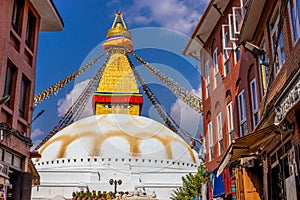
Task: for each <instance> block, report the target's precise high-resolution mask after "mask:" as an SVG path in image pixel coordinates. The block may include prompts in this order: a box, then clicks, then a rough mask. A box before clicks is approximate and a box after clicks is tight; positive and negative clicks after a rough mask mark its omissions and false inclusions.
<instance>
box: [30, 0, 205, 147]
mask: <svg viewBox="0 0 300 200" xmlns="http://www.w3.org/2000/svg"><path fill="white" fill-rule="evenodd" d="M53 2H54V4H55V5H56V7H57V10H58V12H59V13H60V15H61V17H62V19H63V21H64V29H63V30H62V31H58V32H42V33H40V35H39V47H38V58H37V71H36V85H35V94H38V93H39V92H41V91H43V90H45V89H46V88H48V87H49V86H51V85H53V84H54V83H56V82H58V81H60V80H62V79H64V78H65V77H66V76H68V75H69V74H71V73H73V72H74V71H76V70H78V69H79V68H80V67H81V66H83V65H84V64H86V63H88V62H89V61H91V60H93V58H95V57H96V56H98V55H100V54H101V53H102V52H103V50H102V48H101V44H102V43H103V42H104V41H105V35H106V31H107V30H108V29H109V28H110V27H111V25H112V22H113V19H114V17H115V13H116V12H117V11H118V10H120V11H121V12H122V14H123V17H124V19H125V22H126V24H127V28H128V29H129V30H130V31H131V33H132V40H133V43H134V45H135V50H134V52H135V53H136V54H138V55H139V56H140V57H142V58H143V59H144V60H145V61H147V62H149V63H151V64H152V65H153V66H155V67H156V68H157V69H159V70H160V71H161V72H163V73H165V74H166V75H168V76H169V77H171V78H172V79H173V80H174V81H176V82H178V83H179V84H180V85H181V86H183V87H185V88H187V89H188V90H190V91H192V92H194V93H196V94H197V95H198V96H200V97H201V92H200V88H201V85H200V78H201V74H200V72H199V67H197V65H198V63H197V62H196V61H195V60H193V59H192V58H189V57H184V56H183V55H182V53H181V50H182V49H183V48H184V46H185V44H186V42H187V40H188V39H189V36H190V35H191V33H192V31H193V29H194V28H195V26H196V24H197V22H198V20H199V19H200V17H201V13H203V11H204V9H205V7H206V5H207V3H208V0H123V1H121V0H111V1H104V0H87V1H83V0H73V1H61V0H54V1H53ZM71 2H72V3H71ZM132 61H133V64H134V65H135V66H136V68H137V70H138V71H139V72H140V74H141V75H142V76H143V78H144V80H145V82H146V83H147V84H148V86H149V88H150V89H151V91H153V93H154V94H155V95H156V97H157V99H158V100H159V101H160V102H161V104H162V105H163V106H164V107H165V109H166V110H167V111H168V113H170V115H171V116H172V117H173V118H174V119H175V120H176V121H177V123H178V124H180V126H182V127H183V129H185V130H187V131H188V132H189V133H190V134H192V135H197V134H199V131H198V129H199V127H200V131H201V130H202V116H201V115H200V114H198V113H196V112H194V111H193V110H192V109H191V108H189V107H188V106H187V105H186V104H184V103H183V102H181V101H180V100H178V99H177V98H176V96H175V95H174V94H172V93H171V92H170V91H169V90H168V89H167V88H166V87H165V86H164V85H163V84H162V83H161V82H160V81H159V80H158V79H157V78H156V77H155V76H154V75H153V74H151V73H149V72H148V71H147V70H146V69H145V68H143V66H141V65H140V64H139V63H138V62H137V61H134V59H133V58H132ZM101 63H103V59H101V60H100V61H99V62H97V63H96V64H95V66H93V67H92V68H91V69H89V70H88V71H87V72H86V73H85V74H83V75H81V76H80V77H78V78H77V79H76V80H75V81H73V82H71V83H70V84H69V85H68V86H67V87H65V88H64V89H63V90H61V91H60V92H59V94H58V95H55V96H52V97H51V98H49V99H47V100H46V101H44V102H42V103H41V104H40V105H38V106H37V107H36V108H35V110H34V113H33V117H35V116H36V115H37V114H38V113H39V112H40V111H41V110H45V112H44V113H43V114H42V115H41V116H40V117H39V118H37V119H36V120H35V121H34V122H33V124H32V136H31V137H32V140H33V143H34V146H36V145H37V144H38V143H39V142H40V141H41V140H42V139H43V138H45V137H46V135H47V134H48V133H49V132H50V131H51V130H52V129H53V128H54V127H55V125H56V124H57V122H58V121H59V119H60V118H61V117H62V116H63V115H64V113H65V112H66V111H67V109H68V108H69V107H70V106H71V104H72V103H73V102H74V101H75V100H76V98H77V96H79V94H80V92H81V91H82V90H83V88H84V87H85V85H86V84H87V82H88V80H89V78H91V76H92V75H93V74H94V73H95V72H96V70H97V67H99V66H100V65H101ZM140 92H142V89H141V88H140ZM142 93H143V92H142ZM143 96H144V105H143V109H142V115H143V116H146V117H150V118H152V119H155V120H157V121H160V122H162V120H161V119H160V117H159V116H158V114H157V112H156V111H155V109H154V108H153V106H152V105H151V103H150V101H149V100H148V99H147V96H146V95H143ZM91 111H92V110H91V103H88V105H87V108H86V109H85V110H84V113H83V114H82V116H81V117H86V116H89V115H92V112H91ZM162 123H163V122H162ZM34 146H33V147H34Z"/></svg>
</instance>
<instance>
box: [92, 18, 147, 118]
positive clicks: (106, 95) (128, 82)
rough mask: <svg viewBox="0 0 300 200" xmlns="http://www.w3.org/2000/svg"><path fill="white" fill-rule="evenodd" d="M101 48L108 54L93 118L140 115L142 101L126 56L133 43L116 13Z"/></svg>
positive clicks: (95, 99)
mask: <svg viewBox="0 0 300 200" xmlns="http://www.w3.org/2000/svg"><path fill="white" fill-rule="evenodd" d="M102 47H103V49H104V50H106V51H107V52H108V53H109V59H108V61H107V64H106V68H105V70H104V72H103V75H102V77H101V79H100V81H99V85H98V89H97V92H96V93H95V94H94V97H93V103H94V113H95V115H99V114H129V115H140V113H141V109H142V104H143V97H142V94H141V93H139V89H138V85H137V82H136V79H135V77H134V74H133V72H132V69H131V66H130V63H129V61H128V58H127V55H126V54H127V53H128V52H131V51H132V50H133V43H132V41H131V33H130V31H129V30H128V29H127V27H126V24H125V21H124V19H123V16H122V14H121V13H120V12H118V13H117V14H116V17H115V20H114V22H113V25H112V27H111V29H109V30H108V31H107V35H106V41H105V42H104V44H103V45H102Z"/></svg>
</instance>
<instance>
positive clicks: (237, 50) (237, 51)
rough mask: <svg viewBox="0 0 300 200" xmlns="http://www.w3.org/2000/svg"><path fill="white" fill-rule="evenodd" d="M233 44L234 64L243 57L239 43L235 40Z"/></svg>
mask: <svg viewBox="0 0 300 200" xmlns="http://www.w3.org/2000/svg"><path fill="white" fill-rule="evenodd" d="M232 45H233V51H234V64H236V63H237V62H238V61H239V60H240V58H241V51H240V46H239V45H238V44H236V43H235V42H234V43H232Z"/></svg>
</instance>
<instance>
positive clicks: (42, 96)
mask: <svg viewBox="0 0 300 200" xmlns="http://www.w3.org/2000/svg"><path fill="white" fill-rule="evenodd" d="M105 54H106V51H105V52H103V53H102V54H100V55H99V56H98V57H96V58H95V59H94V60H92V61H91V62H89V63H87V64H86V65H84V66H82V67H81V68H80V69H78V70H77V71H75V72H73V73H72V74H70V75H69V76H67V77H66V78H64V79H63V80H61V81H59V82H57V83H55V84H54V85H52V86H50V87H49V88H47V89H45V90H44V91H42V92H40V93H39V94H37V95H35V96H34V98H33V105H34V106H37V105H39V104H40V103H41V102H43V101H45V100H46V99H48V98H50V97H51V96H53V95H56V94H57V93H58V92H59V91H60V90H61V89H63V88H64V87H65V86H66V85H67V84H69V83H70V82H71V81H73V80H74V79H75V78H77V77H78V76H79V75H80V74H82V73H84V72H85V71H86V70H88V69H89V68H90V67H91V66H93V65H94V64H95V63H96V62H97V61H98V60H100V59H101V58H102V57H103V56H104V55H105Z"/></svg>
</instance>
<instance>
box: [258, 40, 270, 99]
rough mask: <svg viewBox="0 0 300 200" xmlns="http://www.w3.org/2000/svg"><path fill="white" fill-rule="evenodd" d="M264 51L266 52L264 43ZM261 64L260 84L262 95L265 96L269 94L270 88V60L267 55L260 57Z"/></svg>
mask: <svg viewBox="0 0 300 200" xmlns="http://www.w3.org/2000/svg"><path fill="white" fill-rule="evenodd" d="M262 47H263V49H264V51H265V52H266V43H265V42H263V45H262ZM259 63H260V71H259V72H260V84H261V90H262V91H261V94H262V96H264V95H265V94H266V92H267V86H268V71H269V58H268V57H267V55H266V54H263V55H262V56H260V57H259Z"/></svg>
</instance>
